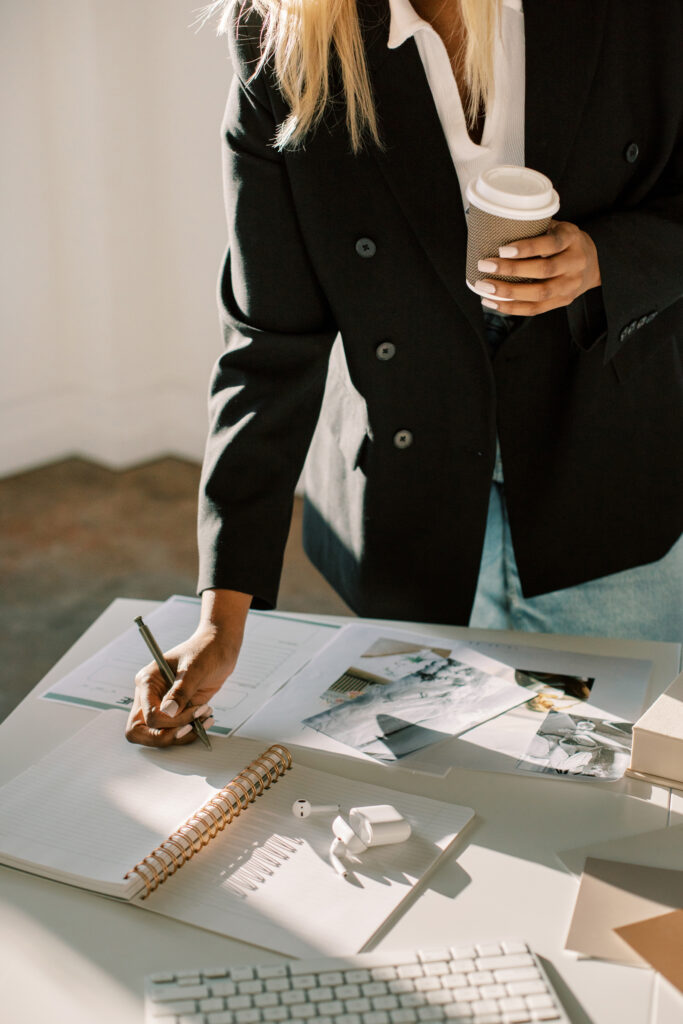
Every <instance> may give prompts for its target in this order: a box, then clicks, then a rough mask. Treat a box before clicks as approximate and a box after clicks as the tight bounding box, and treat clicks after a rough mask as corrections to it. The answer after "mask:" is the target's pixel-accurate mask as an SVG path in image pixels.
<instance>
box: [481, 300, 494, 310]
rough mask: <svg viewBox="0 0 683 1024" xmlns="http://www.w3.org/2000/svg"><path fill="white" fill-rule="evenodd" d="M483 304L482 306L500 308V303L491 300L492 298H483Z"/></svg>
mask: <svg viewBox="0 0 683 1024" xmlns="http://www.w3.org/2000/svg"><path fill="white" fill-rule="evenodd" d="M481 304H482V306H488V308H489V309H498V303H497V302H491V300H490V299H482V300H481Z"/></svg>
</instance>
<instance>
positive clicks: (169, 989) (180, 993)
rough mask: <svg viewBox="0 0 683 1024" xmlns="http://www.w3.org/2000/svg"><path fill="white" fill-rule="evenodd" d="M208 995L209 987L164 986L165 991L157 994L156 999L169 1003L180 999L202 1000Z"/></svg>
mask: <svg viewBox="0 0 683 1024" xmlns="http://www.w3.org/2000/svg"><path fill="white" fill-rule="evenodd" d="M208 995H209V986H208V985H164V987H163V989H160V991H159V992H156V993H155V996H154V998H155V999H156V1000H157V1001H158V1002H160V1003H167V1002H173V1001H174V1000H178V999H201V998H202V997H203V996H208ZM165 1012H166V1013H168V1012H169V1011H168V1010H166V1011H165ZM176 1012H177V1011H176Z"/></svg>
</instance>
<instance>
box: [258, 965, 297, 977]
mask: <svg viewBox="0 0 683 1024" xmlns="http://www.w3.org/2000/svg"><path fill="white" fill-rule="evenodd" d="M288 974H289V971H288V969H287V964H262V965H261V966H260V967H257V968H256V977H257V978H263V979H264V980H265V979H266V978H286V977H287V975H288Z"/></svg>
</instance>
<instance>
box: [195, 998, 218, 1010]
mask: <svg viewBox="0 0 683 1024" xmlns="http://www.w3.org/2000/svg"><path fill="white" fill-rule="evenodd" d="M199 1009H200V1010H201V1011H202V1013H210V1012H211V1010H222V1009H223V1000H222V999H213V998H211V999H200V1000H199Z"/></svg>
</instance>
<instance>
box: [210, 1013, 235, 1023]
mask: <svg viewBox="0 0 683 1024" xmlns="http://www.w3.org/2000/svg"><path fill="white" fill-rule="evenodd" d="M206 1019H207V1021H208V1024H232V1014H231V1013H230V1012H229V1010H221V1011H220V1013H209V1014H207V1017H206Z"/></svg>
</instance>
